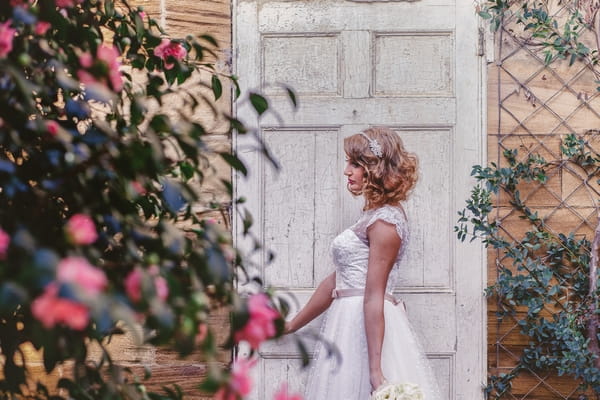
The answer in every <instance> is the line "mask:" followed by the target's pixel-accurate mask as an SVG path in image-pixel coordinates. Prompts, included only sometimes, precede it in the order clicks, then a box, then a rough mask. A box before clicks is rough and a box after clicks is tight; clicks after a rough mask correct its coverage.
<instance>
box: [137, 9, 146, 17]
mask: <svg viewBox="0 0 600 400" xmlns="http://www.w3.org/2000/svg"><path fill="white" fill-rule="evenodd" d="M138 15H139V16H140V18H141V19H144V18H146V12H145V11H140V12H138Z"/></svg>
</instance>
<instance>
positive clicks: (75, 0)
mask: <svg viewBox="0 0 600 400" xmlns="http://www.w3.org/2000/svg"><path fill="white" fill-rule="evenodd" d="M81 3H83V0H55V4H56V7H58V8H72V7H75V6H76V5H77V4H81Z"/></svg>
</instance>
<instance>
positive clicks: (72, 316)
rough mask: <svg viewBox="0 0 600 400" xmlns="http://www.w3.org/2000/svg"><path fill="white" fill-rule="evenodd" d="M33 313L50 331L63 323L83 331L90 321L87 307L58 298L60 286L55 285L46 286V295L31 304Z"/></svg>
mask: <svg viewBox="0 0 600 400" xmlns="http://www.w3.org/2000/svg"><path fill="white" fill-rule="evenodd" d="M31 313H32V314H33V316H34V317H35V318H37V319H38V320H39V321H40V322H41V323H42V325H44V326H45V327H46V328H48V329H49V328H52V327H53V326H55V325H56V324H61V323H62V324H65V325H67V326H69V327H70V328H71V329H75V330H78V331H81V330H83V329H85V327H86V326H87V324H88V321H89V313H88V309H87V307H86V306H84V305H83V304H79V303H77V302H75V301H72V300H69V299H63V298H60V297H58V286H57V285H56V284H55V283H51V284H49V285H48V286H46V289H45V290H44V293H43V294H42V295H41V296H39V297H38V298H36V299H35V300H34V301H33V303H31Z"/></svg>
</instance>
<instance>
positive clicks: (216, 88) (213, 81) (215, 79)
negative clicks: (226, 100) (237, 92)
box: [211, 75, 223, 100]
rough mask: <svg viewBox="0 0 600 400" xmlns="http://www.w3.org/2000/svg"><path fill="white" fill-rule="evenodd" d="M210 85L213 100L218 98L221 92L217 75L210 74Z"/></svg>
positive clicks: (221, 88)
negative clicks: (213, 96)
mask: <svg viewBox="0 0 600 400" xmlns="http://www.w3.org/2000/svg"><path fill="white" fill-rule="evenodd" d="M211 87H212V91H213V94H214V95H215V100H219V98H220V97H221V94H222V93H223V86H222V85H221V81H220V80H219V77H218V76H217V75H213V76H212V79H211Z"/></svg>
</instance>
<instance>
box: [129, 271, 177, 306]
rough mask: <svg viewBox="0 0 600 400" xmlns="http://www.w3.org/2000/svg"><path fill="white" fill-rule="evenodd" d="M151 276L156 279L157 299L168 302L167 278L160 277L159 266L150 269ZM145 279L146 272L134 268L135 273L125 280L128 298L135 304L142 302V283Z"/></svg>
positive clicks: (131, 273)
mask: <svg viewBox="0 0 600 400" xmlns="http://www.w3.org/2000/svg"><path fill="white" fill-rule="evenodd" d="M148 272H149V273H150V275H151V276H152V277H153V278H154V279H153V283H154V290H155V292H156V297H158V298H159V299H161V300H163V301H164V300H166V299H167V297H169V285H168V284H167V281H166V280H165V278H163V277H162V276H160V275H159V273H160V270H159V269H158V266H156V265H152V266H150V268H149V269H148ZM143 279H144V272H143V271H142V269H141V268H139V267H138V268H134V269H133V271H131V272H130V273H129V275H127V278H125V292H126V293H127V296H129V298H130V299H131V300H132V301H133V302H134V303H137V302H139V301H140V300H142V282H143Z"/></svg>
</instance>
